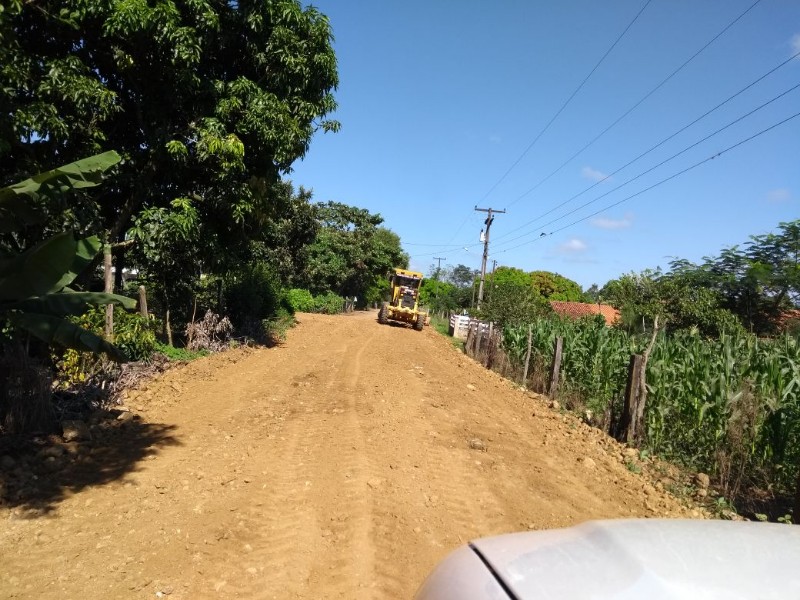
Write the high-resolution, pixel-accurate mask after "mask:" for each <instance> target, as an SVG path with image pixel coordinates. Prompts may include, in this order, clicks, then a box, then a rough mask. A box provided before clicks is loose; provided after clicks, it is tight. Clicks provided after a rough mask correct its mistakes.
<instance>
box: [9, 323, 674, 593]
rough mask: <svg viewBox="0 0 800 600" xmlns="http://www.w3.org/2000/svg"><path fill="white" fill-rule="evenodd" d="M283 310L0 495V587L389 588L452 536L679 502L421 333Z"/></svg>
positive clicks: (659, 511)
mask: <svg viewBox="0 0 800 600" xmlns="http://www.w3.org/2000/svg"><path fill="white" fill-rule="evenodd" d="M299 321H300V323H299V325H298V326H297V327H296V328H294V329H293V330H292V331H291V332H290V333H289V336H288V339H287V340H286V342H285V343H284V344H283V345H281V346H280V347H277V348H273V349H258V350H237V351H232V352H228V353H225V354H221V355H215V356H211V357H208V358H206V359H202V360H200V361H196V362H194V363H192V364H190V365H188V366H186V367H183V368H180V369H175V370H171V371H169V372H167V373H166V374H164V375H163V376H162V377H161V378H160V379H159V380H158V381H156V382H152V383H151V384H150V385H149V387H148V388H147V389H146V390H142V391H137V392H133V393H131V395H130V397H129V398H128V399H127V400H126V405H127V407H129V408H130V409H131V411H133V412H134V413H136V414H138V415H139V416H140V419H130V420H128V421H124V422H122V424H121V425H120V426H119V427H115V428H109V427H104V426H105V425H106V424H107V423H106V422H101V423H100V424H99V425H97V426H96V427H95V429H94V441H93V443H92V444H91V451H90V452H87V451H86V449H85V448H81V447H80V445H79V446H78V447H77V448H76V447H74V445H73V446H72V447H67V448H66V450H67V452H66V454H65V455H64V456H63V457H56V459H55V460H54V461H51V462H55V463H57V464H56V465H55V466H54V467H53V468H52V469H51V470H52V473H51V474H49V475H41V476H40V477H39V478H38V479H37V480H36V481H35V482H34V483H32V484H31V485H36V486H38V488H36V489H39V500H38V501H37V502H36V503H34V504H35V506H33V507H32V506H30V505H26V504H24V503H18V504H17V505H16V506H6V507H3V508H0V520H1V522H2V527H1V528H0V597H2V598H37V599H55V598H59V599H65V598H75V599H78V598H80V599H87V598H153V597H157V596H158V597H160V596H165V595H167V596H169V597H170V598H186V599H189V598H192V599H194V598H348V599H350V598H409V597H411V596H412V595H413V593H414V591H415V590H416V588H417V587H418V586H419V585H420V583H421V582H422V580H423V579H424V577H425V575H426V574H427V573H428V572H429V571H430V569H431V568H432V567H433V566H434V565H435V564H436V563H437V561H439V560H440V559H442V558H443V557H444V556H445V555H446V554H447V553H448V552H449V551H450V550H452V549H453V548H455V547H457V546H459V545H460V544H462V543H464V542H466V541H468V540H470V539H471V538H475V537H479V536H486V535H491V534H498V533H504V532H510V531H516V530H525V529H539V528H547V527H556V526H566V525H570V524H574V523H577V522H580V521H584V520H586V519H596V518H606V517H621V516H626V517H628V516H634V515H637V516H678V515H683V514H685V512H686V511H685V509H683V508H681V507H680V506H679V505H678V503H677V502H676V501H675V500H674V499H672V498H671V497H670V496H668V495H666V494H664V493H663V492H659V491H657V490H656V489H654V488H653V487H652V486H651V485H650V484H649V483H647V482H646V481H645V480H644V479H643V478H642V477H641V476H638V475H636V474H634V473H631V472H630V471H629V470H628V469H626V468H625V466H624V465H623V464H622V462H621V461H620V459H619V455H618V453H619V448H618V447H617V446H615V445H614V444H612V443H610V442H608V441H607V440H606V439H605V438H604V436H602V435H601V434H600V433H599V432H597V431H595V430H592V429H590V428H588V427H586V426H584V425H582V424H581V423H579V422H577V421H576V420H574V419H572V418H567V417H564V416H563V415H561V414H560V413H558V412H556V411H553V410H551V409H548V408H547V407H546V404H545V403H544V402H543V401H541V400H539V399H537V398H534V397H532V396H531V395H530V394H526V393H524V392H522V391H520V390H519V389H518V388H516V387H515V386H513V385H512V384H510V383H509V382H506V381H504V380H502V379H501V378H500V377H498V376H496V375H495V374H493V373H491V372H488V371H486V370H484V369H482V368H481V367H480V366H478V365H477V364H475V363H473V362H472V361H471V360H469V359H467V358H466V357H464V356H463V355H462V354H460V353H459V352H458V351H457V350H456V349H455V348H453V347H452V346H451V344H450V343H449V342H448V340H447V339H445V338H444V337H442V336H440V335H438V334H437V333H436V332H434V331H432V330H428V329H427V328H426V330H425V331H424V332H422V333H419V332H416V331H413V330H411V329H406V328H401V327H388V326H380V325H378V324H377V323H376V322H375V314H374V313H356V314H355V315H349V316H338V317H329V316H319V315H300V316H299ZM112 424H114V425H117V424H118V423H112ZM471 441H472V444H471V443H470V442H471ZM471 445H472V446H474V447H470V446H471ZM482 446H485V447H482ZM48 460H50V459H48ZM59 461H62V462H59ZM61 465H65V466H63V468H61ZM159 594H160V595H159Z"/></svg>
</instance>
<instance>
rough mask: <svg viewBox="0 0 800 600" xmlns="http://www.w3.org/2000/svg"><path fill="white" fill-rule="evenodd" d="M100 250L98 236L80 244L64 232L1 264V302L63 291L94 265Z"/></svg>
mask: <svg viewBox="0 0 800 600" xmlns="http://www.w3.org/2000/svg"><path fill="white" fill-rule="evenodd" d="M100 246H101V244H100V240H99V238H97V237H96V236H92V237H89V238H85V239H82V240H76V239H75V238H74V236H73V235H72V233H71V232H64V233H59V234H58V235H55V236H53V237H51V238H48V239H47V240H45V241H43V242H41V243H40V244H38V245H36V246H34V247H33V248H31V249H30V250H27V251H25V252H23V253H22V254H20V255H18V256H15V257H14V258H11V259H8V260H5V261H2V262H0V302H2V301H8V300H12V301H18V300H23V299H26V298H35V297H38V296H44V295H45V294H50V293H54V292H58V291H60V290H61V289H62V288H63V287H65V286H67V285H69V284H70V283H72V281H73V280H74V279H75V278H76V277H77V276H78V274H79V273H80V272H81V271H83V270H84V269H85V268H86V267H87V266H88V265H89V263H91V262H92V259H93V258H94V257H95V256H96V255H97V252H98V251H99V250H100Z"/></svg>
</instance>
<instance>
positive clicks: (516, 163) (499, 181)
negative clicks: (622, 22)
mask: <svg viewBox="0 0 800 600" xmlns="http://www.w3.org/2000/svg"><path fill="white" fill-rule="evenodd" d="M650 2H652V0H647V2H645V3H644V6H642V8H641V9H639V12H638V13H636V16H635V17H633V20H632V21H631V22H630V23H628V25H627V27H625V29H623V31H622V33H620V34H619V35H618V36H617V39H616V40H614V43H613V44H611V46H610V47H609V49H608V50H606V52H605V54H603V56H602V57H601V58H600V60H599V61H597V64H596V65H595V66H594V67H593V68H592V70H591V71H589V74H588V75H586V77H584V78H583V81H581V82H580V84H579V85H578V87H577V88H575V91H573V92H572V94H571V95H570V96H569V98H567V99H566V100H565V101H564V103H563V104H562V105H561V108H559V109H558V110H557V111H556V114H554V115H553V116H552V117H551V118H550V120H549V121H548V122H547V125H545V126H544V127H543V128H542V130H541V131H540V132H539V133H538V134H537V135H536V137H535V138H533V141H532V142H531V143H530V144H528V147H527V148H525V150H523V152H522V154H520V155H519V157H518V158H517V160H515V161H514V162H513V163H512V164H511V166H510V167H509V168H508V169H507V170H506V172H505V173H503V175H502V176H501V177H500V179H498V180H497V181H496V182H495V183H494V185H493V186H492V187H491V188H489V191H488V192H486V193H485V194H484V195H483V197H482V198H481V199H480V201H481V202H483V201H484V200H486V198H488V197H489V194H491V193H492V192H493V191H494V190H495V188H497V186H498V185H500V184H501V183H502V182H503V180H504V179H505V178H506V177H508V174H509V173H511V171H513V170H514V168H515V167H516V166H517V165H518V164H519V163H520V161H521V160H522V159H523V158H524V157H525V155H526V154H527V153H528V152H529V151H530V149H531V148H533V147H534V146H535V145H536V142H538V141H539V138H541V137H542V136H543V135H544V134H545V132H546V131H547V130H548V129H550V126H551V125H552V124H553V122H554V121H555V120H556V119H557V118H558V116H559V115H560V114H561V113H562V112H564V109H565V108H567V105H568V104H569V103H570V102H572V99H573V98H574V97H575V96H576V95H577V94H578V92H580V91H581V89H582V88H583V86H584V85H585V84H586V82H587V81H589V78H590V77H591V76H592V75H593V74H594V72H595V71H596V70H597V68H598V67H599V66H600V65H601V64H602V62H603V61H604V60H605V59H606V57H607V56H608V55H609V54H611V51H612V50H613V49H614V48H615V47H616V45H617V44H618V43H619V42H620V40H621V39H622V38H623V37H624V36H625V34H626V33H628V30H629V29H630V28H631V27H632V26H633V24H634V23H635V22H636V21H637V20H638V19H639V16H640V15H641V14H642V13H643V12H644V9H645V8H647V7H648V6H649V4H650ZM462 226H463V225H462Z"/></svg>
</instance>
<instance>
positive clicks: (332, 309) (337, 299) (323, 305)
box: [311, 292, 344, 315]
mask: <svg viewBox="0 0 800 600" xmlns="http://www.w3.org/2000/svg"><path fill="white" fill-rule="evenodd" d="M343 310H344V298H342V297H341V296H338V295H336V294H334V293H333V292H325V293H324V294H320V295H319V296H314V306H313V310H312V311H311V312H317V313H323V314H327V315H335V314H338V313H340V312H342V311H343Z"/></svg>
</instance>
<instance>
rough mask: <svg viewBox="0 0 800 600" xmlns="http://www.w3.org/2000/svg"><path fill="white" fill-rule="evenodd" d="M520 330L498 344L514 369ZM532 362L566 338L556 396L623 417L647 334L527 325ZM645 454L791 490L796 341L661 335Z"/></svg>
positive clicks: (522, 339) (799, 387)
mask: <svg viewBox="0 0 800 600" xmlns="http://www.w3.org/2000/svg"><path fill="white" fill-rule="evenodd" d="M527 330H528V327H527V325H524V326H516V327H514V326H507V327H505V328H504V330H503V344H504V347H505V349H506V351H507V352H508V354H509V356H510V357H511V358H512V360H515V361H517V362H521V361H522V360H523V358H524V354H525V349H526V344H527V333H528V331H527ZM532 331H533V337H532V339H533V344H532V346H533V349H534V356H533V365H534V371H535V370H536V369H540V370H546V369H547V368H548V367H549V365H550V363H551V361H552V352H553V346H554V340H555V338H556V337H557V336H562V337H563V338H564V349H563V354H562V363H561V381H562V387H561V389H562V390H563V391H564V394H566V395H567V396H577V397H578V398H579V399H580V400H581V402H582V403H583V405H585V406H586V407H587V408H589V409H590V410H592V412H593V413H594V414H596V415H603V414H605V413H606V412H607V411H608V410H609V409H611V411H612V412H613V413H614V414H617V415H618V414H620V410H621V406H622V396H623V394H624V390H625V384H626V381H627V369H628V360H629V357H630V355H631V354H633V353H639V352H641V351H642V349H643V348H644V346H645V345H646V343H647V339H646V338H647V336H631V335H629V334H627V333H626V332H625V331H623V330H621V329H616V328H608V327H602V326H599V325H598V324H597V323H595V322H593V321H592V320H590V319H587V320H582V321H567V320H564V321H561V320H556V319H540V320H538V321H535V322H533V324H532ZM647 389H648V399H647V405H646V413H645V420H646V432H647V440H646V443H647V447H648V448H649V449H650V450H651V451H653V452H656V453H658V454H660V455H664V456H666V457H668V458H672V459H676V460H678V461H680V462H683V463H686V464H689V465H691V466H692V467H694V468H696V469H700V470H704V471H706V472H712V473H715V474H716V475H717V477H718V479H719V480H720V481H721V482H722V483H723V485H725V486H730V488H731V489H733V490H735V489H736V488H737V487H738V485H739V483H741V481H742V480H743V478H745V479H746V478H748V477H749V478H754V477H756V476H764V474H767V476H768V477H769V478H770V479H771V480H772V482H774V483H776V484H779V485H781V486H789V485H791V483H792V482H793V481H794V478H795V477H796V473H797V468H798V465H800V400H799V399H800V342H799V341H798V340H797V339H796V338H793V337H791V336H784V337H781V338H779V339H775V340H763V339H758V338H756V337H755V336H752V335H749V334H745V333H743V332H741V331H739V332H737V333H735V334H723V335H722V336H721V337H720V338H719V339H708V338H704V337H701V336H700V335H699V334H698V333H697V332H694V333H693V332H690V331H682V332H678V333H675V334H672V335H665V334H663V333H662V334H660V336H659V338H658V340H657V343H656V344H655V347H654V349H653V352H652V354H651V356H650V360H649V362H648V367H647Z"/></svg>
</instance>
